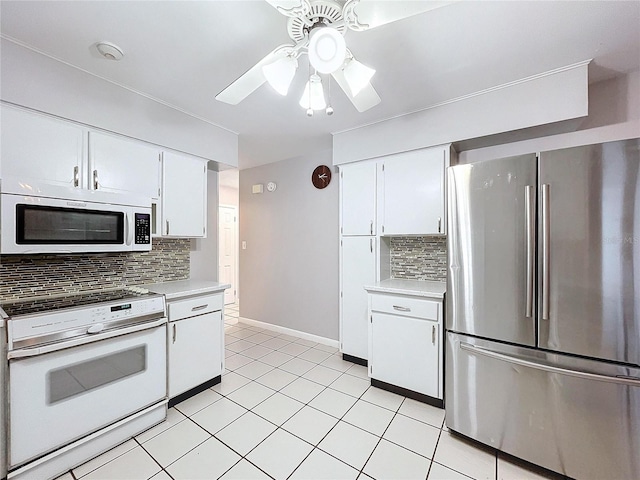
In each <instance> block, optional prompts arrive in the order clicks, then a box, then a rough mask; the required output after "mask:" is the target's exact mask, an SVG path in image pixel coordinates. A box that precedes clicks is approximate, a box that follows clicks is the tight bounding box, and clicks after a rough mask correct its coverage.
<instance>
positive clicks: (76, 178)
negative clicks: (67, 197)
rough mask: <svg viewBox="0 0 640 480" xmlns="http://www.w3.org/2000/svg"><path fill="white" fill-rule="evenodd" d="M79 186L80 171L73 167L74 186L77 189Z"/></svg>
mask: <svg viewBox="0 0 640 480" xmlns="http://www.w3.org/2000/svg"><path fill="white" fill-rule="evenodd" d="M78 185H80V169H79V168H78V166H77V165H76V166H75V167H73V186H74V187H77V186H78Z"/></svg>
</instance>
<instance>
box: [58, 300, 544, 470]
mask: <svg viewBox="0 0 640 480" xmlns="http://www.w3.org/2000/svg"><path fill="white" fill-rule="evenodd" d="M225 314H226V315H225V330H226V336H225V337H226V371H225V373H224V375H223V379H222V383H220V384H219V385H216V386H215V387H213V388H211V389H209V390H206V391H205V392H203V393H200V394H199V395H197V396H195V397H192V398H190V399H189V400H186V401H184V402H182V403H180V404H178V405H176V406H175V407H174V408H171V409H170V410H169V415H168V418H167V421H165V422H164V423H162V424H160V425H158V426H156V427H154V428H152V429H150V430H148V431H146V432H144V433H142V434H140V435H138V436H137V437H136V438H134V439H132V440H129V441H128V442H125V443H123V444H122V445H120V446H118V447H116V448H114V449H113V450H111V451H109V452H107V453H105V454H103V455H101V456H99V457H96V458H94V459H93V460H91V461H89V462H87V463H85V464H84V465H81V466H79V467H77V468H75V469H73V470H72V471H71V472H69V473H67V474H65V475H64V476H63V477H61V478H62V479H64V480H72V479H74V478H75V479H79V478H82V479H87V480H89V479H109V480H116V479H149V478H153V479H154V480H161V479H171V478H172V479H176V480H178V479H217V478H221V479H269V478H273V479H332V480H333V479H335V480H337V479H366V480H369V479H394V480H395V479H405V478H406V479H414V478H415V479H422V480H425V479H429V480H435V479H442V480H454V479H469V478H474V479H504V480H516V479H517V480H524V479H542V478H549V477H547V476H545V475H546V472H540V471H533V470H531V469H530V468H528V467H526V466H523V465H521V464H516V463H513V462H514V460H513V459H509V460H508V459H506V458H504V457H503V456H502V455H501V454H496V452H494V451H492V450H485V449H482V448H478V447H477V446H476V445H474V444H471V443H468V442H465V441H463V440H460V439H459V438H458V437H455V436H453V435H452V434H451V433H449V432H448V431H447V428H446V426H445V423H444V410H441V409H438V408H435V407H432V406H429V405H425V404H423V403H419V402H416V401H414V400H411V399H409V398H405V397H402V396H399V395H395V394H393V393H389V392H387V391H384V390H380V389H378V388H375V387H371V385H370V382H369V379H368V377H367V370H366V368H364V367H361V366H359V365H354V364H352V363H349V362H345V361H343V360H342V358H341V355H340V353H339V352H338V351H337V349H335V348H333V347H328V346H326V345H322V344H316V343H314V342H310V341H308V340H303V339H301V338H297V337H294V336H290V335H282V334H277V333H275V332H273V331H270V330H264V329H261V328H257V327H253V326H249V325H246V324H243V323H239V322H238V305H237V304H234V305H229V306H226V307H225Z"/></svg>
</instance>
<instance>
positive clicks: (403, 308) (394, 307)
mask: <svg viewBox="0 0 640 480" xmlns="http://www.w3.org/2000/svg"><path fill="white" fill-rule="evenodd" d="M393 309H394V310H398V311H399V312H410V311H411V309H410V308H409V307H401V306H400V305H394V306H393Z"/></svg>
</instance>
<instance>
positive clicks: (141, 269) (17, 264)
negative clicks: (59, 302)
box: [0, 238, 190, 303]
mask: <svg viewBox="0 0 640 480" xmlns="http://www.w3.org/2000/svg"><path fill="white" fill-rule="evenodd" d="M189 245H190V241H189V240H188V239H179V238H175V239H174V238H171V239H170V238H154V239H153V249H152V250H151V251H150V252H135V253H104V254H82V255H3V256H1V257H0V280H1V281H0V303H3V302H10V301H14V300H20V299H25V298H29V297H39V296H44V295H60V294H72V293H77V292H81V291H87V290H96V289H103V288H115V287H124V286H133V285H141V284H144V283H156V282H166V281H171V280H185V279H187V278H189Z"/></svg>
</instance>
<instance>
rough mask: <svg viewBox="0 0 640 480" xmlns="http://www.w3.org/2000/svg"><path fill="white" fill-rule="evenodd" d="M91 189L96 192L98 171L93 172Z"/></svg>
mask: <svg viewBox="0 0 640 480" xmlns="http://www.w3.org/2000/svg"><path fill="white" fill-rule="evenodd" d="M93 189H94V190H98V170H94V171H93Z"/></svg>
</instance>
